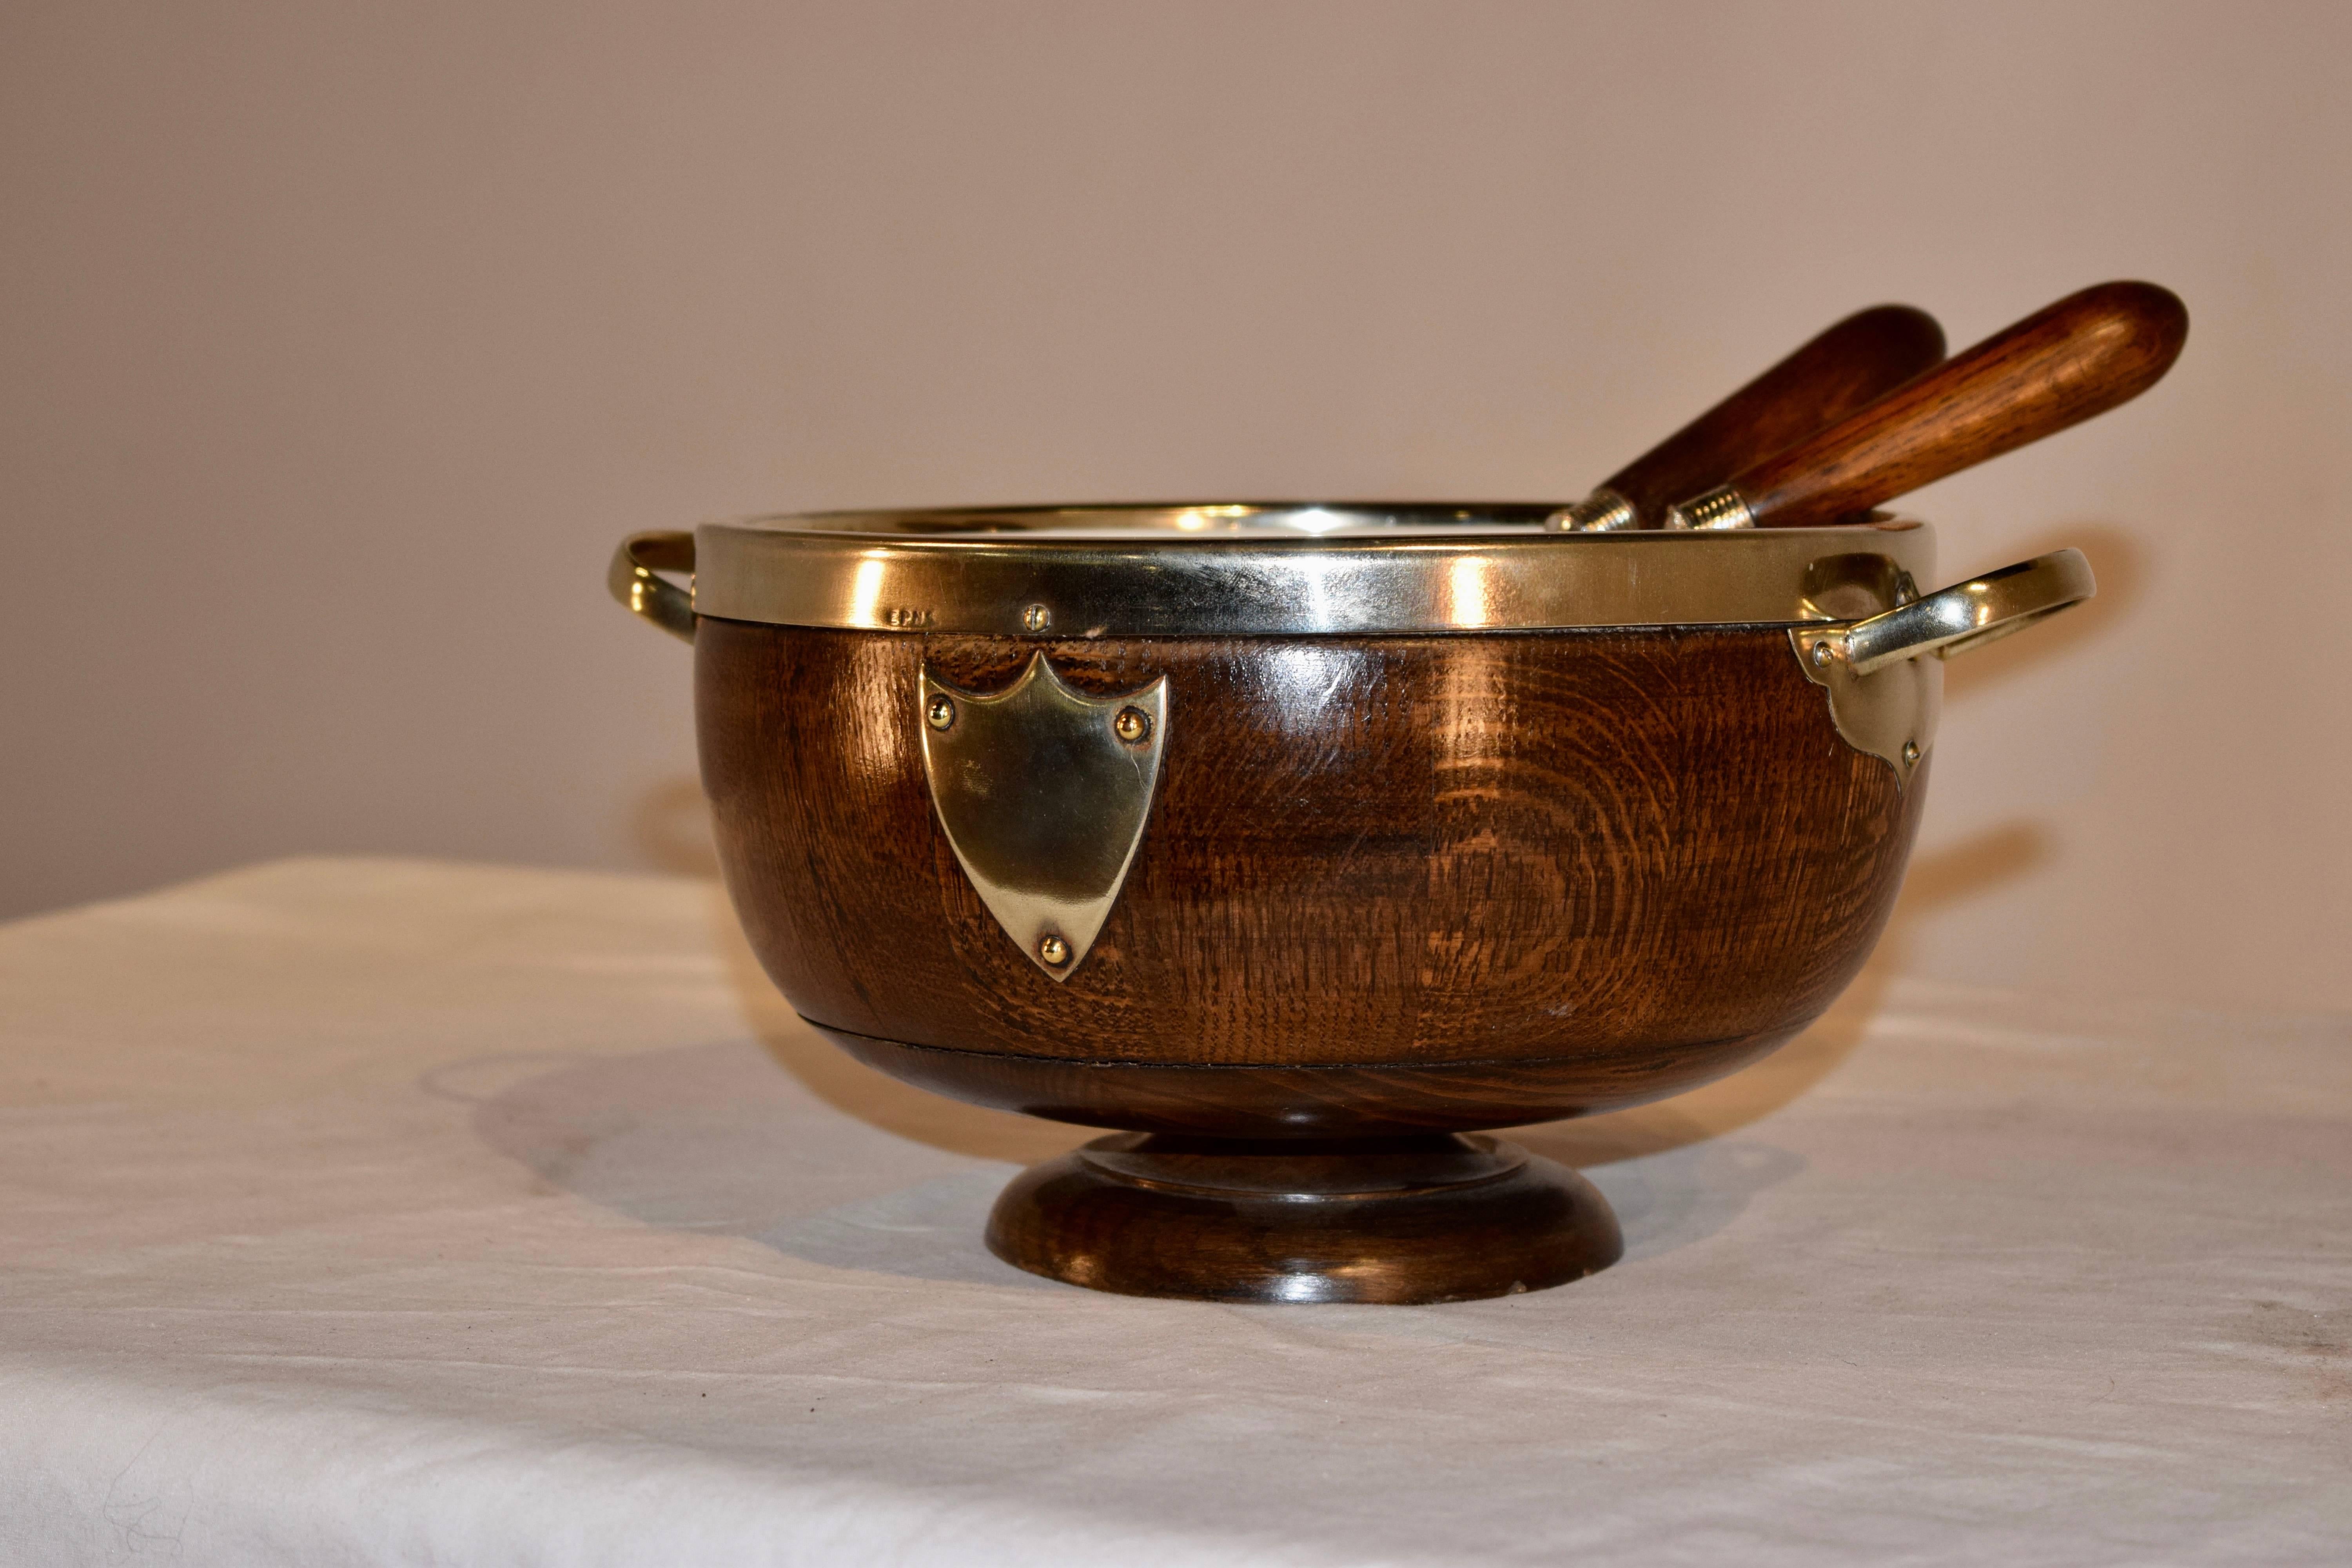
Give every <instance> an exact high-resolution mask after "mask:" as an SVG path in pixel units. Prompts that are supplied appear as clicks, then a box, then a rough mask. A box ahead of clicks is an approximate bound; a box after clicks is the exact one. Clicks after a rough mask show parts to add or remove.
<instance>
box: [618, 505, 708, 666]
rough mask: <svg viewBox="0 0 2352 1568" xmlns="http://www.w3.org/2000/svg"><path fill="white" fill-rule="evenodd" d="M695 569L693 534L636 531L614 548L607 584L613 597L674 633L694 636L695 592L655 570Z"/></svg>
mask: <svg viewBox="0 0 2352 1568" xmlns="http://www.w3.org/2000/svg"><path fill="white" fill-rule="evenodd" d="M693 571H694V535H692V534H690V533H678V532H675V531H664V532H653V533H633V534H631V535H630V536H629V537H628V538H626V539H625V540H623V541H621V547H620V549H618V550H616V551H614V552H613V564H612V565H611V566H610V567H609V568H607V569H606V571H605V573H604V585H605V586H606V587H607V588H609V589H611V590H612V594H613V597H614V598H615V599H618V600H619V601H620V602H621V603H622V604H623V605H626V606H628V608H629V609H630V610H631V611H632V612H634V613H635V614H637V615H640V616H644V617H645V618H646V619H647V620H649V621H651V622H653V624H654V625H656V626H659V627H661V629H662V630H664V631H666V632H667V633H669V634H670V636H672V637H683V638H685V639H686V640H687V641H688V642H692V641H693V640H694V594H693V592H692V590H690V589H688V588H681V587H679V586H678V585H677V584H675V583H672V582H670V581H669V580H668V579H667V578H666V577H658V576H656V575H655V574H656V572H684V573H687V574H689V577H690V575H691V574H692V573H693Z"/></svg>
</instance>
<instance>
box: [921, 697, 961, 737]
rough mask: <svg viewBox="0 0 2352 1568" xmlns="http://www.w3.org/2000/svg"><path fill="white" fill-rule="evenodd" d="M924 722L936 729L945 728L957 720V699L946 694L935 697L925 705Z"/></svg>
mask: <svg viewBox="0 0 2352 1568" xmlns="http://www.w3.org/2000/svg"><path fill="white" fill-rule="evenodd" d="M923 722H924V723H926V724H929V726H930V727H931V728H932V729H934V730H944V729H946V728H947V727H948V726H949V725H950V724H953V723H954V722H955V699H953V698H951V697H948V696H945V695H942V696H939V697H934V698H932V699H931V700H930V701H929V703H927V704H925V705H924V708H923Z"/></svg>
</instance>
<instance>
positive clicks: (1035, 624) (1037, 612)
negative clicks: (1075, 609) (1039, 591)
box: [1021, 605, 1054, 632]
mask: <svg viewBox="0 0 2352 1568" xmlns="http://www.w3.org/2000/svg"><path fill="white" fill-rule="evenodd" d="M1021 624H1022V625H1023V626H1027V627H1028V628H1029V629H1030V630H1031V631H1033V632H1042V631H1044V630H1045V628H1046V627H1047V626H1052V625H1053V624H1054V612H1053V611H1051V610H1049V609H1047V608H1046V607H1045V605H1030V606H1029V607H1028V608H1027V609H1025V610H1024V611H1022V612H1021Z"/></svg>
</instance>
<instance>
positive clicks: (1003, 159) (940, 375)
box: [0, 0, 2352, 1007]
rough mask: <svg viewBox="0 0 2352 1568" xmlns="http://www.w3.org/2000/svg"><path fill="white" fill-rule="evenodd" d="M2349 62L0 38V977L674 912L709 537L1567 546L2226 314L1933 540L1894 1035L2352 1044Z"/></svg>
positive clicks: (662, 10)
mask: <svg viewBox="0 0 2352 1568" xmlns="http://www.w3.org/2000/svg"><path fill="white" fill-rule="evenodd" d="M2347 105H2352V7H2347V6H2344V5H2334V4H2327V3H2324V0H2323V3H2313V4H2304V5H2292V4H2285V5H2262V4H2253V3H2238V4H2229V5H2179V4H2157V3H2141V4H2123V5H2051V4H2032V5H1981V4H1969V5H1948V6H1931V5H1883V4H1860V5H1822V4H1799V5H1730V4H1722V5H1712V4H1710V5H1657V4H1651V5H1559V4H1499V5H1477V4H1465V3H1461V0H1454V3H1449V4H1443V5H1440V4H1428V5H1395V4H1369V3H1354V4H1326V5H1302V4H1282V3H1279V0H1276V3H1272V4H1268V3H1265V0H1248V3H1243V4H1232V5H1224V4H1216V5H1205V4H1181V3H1177V4H1151V5H1106V4H1070V5H997V4H949V3H944V0H940V3H931V4H922V5H885V4H874V3H865V4H835V5H788V4H777V3H774V0H760V3H749V0H747V3H743V4H732V5H730V4H713V3H705V0H667V3H665V4H662V5H580V4H562V5H558V4H553V3H548V0H530V3H517V4H505V5H499V4H480V3H466V4H446V5H424V4H419V5H397V6H389V5H387V6H369V7H362V6H338V5H314V4H283V5H227V4H207V3H194V0H191V3H178V4H162V3H157V4H151V5H115V4H103V3H99V0H75V3H72V4H63V3H57V4H43V5H26V4H21V3H20V4H12V5H7V6H6V7H5V10H0V160H5V164H4V165H0V213H5V221H0V267H5V277H0V387H4V388H5V391H0V395H5V400H6V403H5V419H0V487H5V488H0V509H5V510H0V530H5V546H6V550H7V553H8V557H9V560H10V563H11V566H12V570H11V572H10V574H9V578H8V584H9V591H8V593H7V607H6V610H5V615H0V705H5V710H0V914H5V913H16V912H22V911H26V910H36V909H39V908H44V907H47V906H51V905H56V904H60V903H64V902H68V901H70V900H81V899H87V898H92V897H97V896H101V895H106V894H112V893H118V892H122V891H126V890H129V889H136V888H140V887H143V886H147V885H150V884H152V883H155V882H158V881H161V880H163V879H170V878H175V877H180V876H184V875H187V874H190V873H193V872H197V871H202V870H205V869H208V868H215V867H220V866H224V865H227V864H231V863H234V862H237V861H241V860H247V859H251V858H257V857H262V856H269V855H278V854H284V853H289V852H294V851H303V850H341V849H368V850H392V851H424V852H432V853H440V854H447V855H459V856H482V857H497V858H508V859H518V860H543V861H558V862H566V863H593V864H606V865H621V866H629V865H638V866H671V867H678V866H693V865H696V864H698V863H701V859H702V857H703V855H704V853H705V852H704V851H703V850H701V849H700V848H699V847H698V844H697V841H696V837H695V835H696V832H697V827H696V823H695V818H694V815H693V811H694V802H695V800H696V795H695V792H694V789H693V786H692V784H691V783H690V773H691V767H692V756H691V748H690V735H689V717H688V708H687V684H686V683H687V659H686V656H685V654H684V652H683V650H681V649H679V648H678V647H676V646H675V645H674V644H670V643H668V642H667V641H665V640H664V639H662V638H660V637H656V636H655V635H654V634H652V633H650V632H648V631H646V629H645V628H642V627H639V626H632V625H631V624H629V623H628V622H627V621H626V620H625V618H624V617H623V616H622V615H621V614H620V613H619V612H618V611H617V610H616V609H614V607H613V606H612V605H610V604H609V603H608V602H606V601H605V600H604V596H603V591H602V588H601V586H600V584H599V578H600V575H601V573H602V571H603V566H604V556H605V554H606V552H608V551H609V549H610V548H611V545H612V543H613V542H614V540H615V539H616V538H617V537H618V536H619V535H620V534H621V533H622V532H624V531H627V530H630V529H633V528H637V527H645V526H657V525H666V524H679V523H686V522H690V521H695V520H697V519H699V518H702V517H706V516H710V515H715V514H721V513H729V512H739V511H747V510H773V509H779V508H789V509H800V508H812V507H835V506H857V505H884V504H891V503H901V502H927V501H991V500H1041V499H1055V500H1075V499H1083V498H1121V497H1125V498H1134V497H1142V496H1151V497H1176V496H1185V497H1219V496H1237V495H1247V496H1264V495H1297V496H1423V497H1454V496H1465V495H1466V496H1504V497H1528V498H1562V499H1565V498H1570V497H1572V496H1574V495H1577V494H1580V493H1581V491H1582V490H1583V489H1584V488H1585V487H1586V486H1587V485H1589V484H1591V482H1592V481H1594V480H1595V479H1598V478H1599V477H1600V476H1601V475H1602V474H1604V473H1606V472H1607V471H1608V470H1609V469H1611V468H1613V467H1615V466H1616V465H1617V464H1618V463H1619V462H1620V461H1622V459H1623V458H1627V457H1629V456H1631V455H1632V454H1633V453H1635V452H1637V451H1639V450H1640V449H1642V448H1643V447H1645V446H1646V445H1648V444H1649V443H1650V442H1651V441H1652V440H1654V438H1656V437H1658V436H1660V435H1662V434H1664V432H1665V431H1666V430H1668V429H1670V428H1672V427H1673V426H1675V425H1676V424H1678V423H1679V422H1680V421H1681V420H1682V419H1683V418H1684V417H1685V416H1687V415H1688V414H1690V413H1692V412H1695V411H1696V409H1697V408H1699V407H1700V406H1702V405H1705V404H1706V402H1708V401H1710V400H1711V399H1712V398H1713V397H1714V396H1715V395H1717V394H1718V393H1720V392H1721V391H1723V390H1725V389H1727V388H1728V387H1729V386H1730V385H1732V384H1735V383H1736V382H1738V381H1739V380H1741V379H1743V378H1744V377H1746V376H1747V375H1748V374H1750V373H1752V372H1753V371H1755V370H1756V369H1758V368H1759V367H1760V366H1762V365H1763V364H1764V363H1767V362H1769V361H1770V360H1771V359H1773V358H1775V357H1777V356H1778V355H1779V354H1780V353H1781V352H1783V351H1784V350H1785V349H1787V348H1788V347H1790V345H1792V344H1793V343H1795V342H1797V341H1799V340H1800V339H1801V338H1803V337H1805V336H1806V335H1808V334H1810V333H1811V332H1812V331H1814V330H1816V329H1817V328H1819V327H1820V326H1822V325H1823V324H1825V323H1826V322H1828V321H1831V320H1832V319H1833V318H1835V317H1837V316H1839V315H1841V314H1843V313H1844V312H1846V311H1847V310H1852V309H1853V308H1855V307H1858V306H1861V305H1864V304H1867V303H1871V302H1874V301H1877V300H1888V299H1902V300H1912V301H1915V302H1916V303H1919V304H1922V305H1925V306H1927V307H1928V308H1929V309H1931V310H1935V311H1937V313H1938V314H1939V315H1940V316H1941V317H1942V318H1943V320H1944V321H1945V322H1946V324H1947V326H1948V329H1949V330H1950V331H1951V334H1952V336H1953V338H1954V340H1955V342H1956V343H1957V342H1968V341H1971V340H1973V339H1974V338H1976V337H1979V336H1980V335H1982V334H1984V333H1986V332H1988V331H1991V330H1993V329H1995V328H1997V327H1999V326H2000V325H2001V324H2003V323H2004V322H2006V321H2010V320H2011V319H2013V318H2015V317H2017V316H2020V315H2022V314H2023V313H2025V312H2026V311H2027V310H2032V309H2033V308H2035V307H2037V306H2039V305H2041V304H2042V303H2043V302H2045V301H2046V300H2050V299H2052V298H2054V297H2056V296H2057V295H2059V294H2062V293H2064V292H2067V291H2068V290H2070V289H2074V288H2075V287H2077V286H2079V285H2082V284H2084V283H2088V282H2091V281H2094V280H2096V279H2103V278H2108V277H2115V276H2144V277H2148V278H2153V279H2158V280H2159V281H2161V282H2164V283H2167V284H2168V285H2170V286H2171V287H2172V288H2174V289H2178V290H2179V292H2180V293H2181V294H2182V295H2183V296H2184V297H2185V298H2186V299H2187V300H2189V306H2190V309H2191V311H2192V314H2193V316H2194V319H2195V327H2194V331H2193V332H2192V335H2191V339H2190V342H2189V350H2188V353H2187V354H2186V355H2185V357H2184V358H2183V360H2182V361H2181V363H2180V366H2179V370H2178V371H2177V372H2176V373H2175V374H2174V375H2173V377H2172V379H2171V380H2170V381H2169V382H2168V383H2167V384H2165V385H2163V386H2162V387H2160V388H2158V390H2157V391H2156V392H2155V393H2153V394H2151V395H2149V396H2148V397H2147V398H2146V399H2144V400H2143V401H2142V402H2140V403H2138V404H2136V405H2131V406H2129V407H2128V408H2126V409H2125V410H2123V411H2122V412H2120V413H2118V414H2116V415H2114V416H2109V417H2108V418H2107V419H2105V421H2103V422H2101V423H2100V424H2099V425H2097V426H2092V427H2087V428H2085V429H2084V430H2081V431H2078V432H2076V433H2074V434H2073V435H2071V436H2067V437H2062V438H2060V439H2058V440H2056V441H2053V442H2052V443H2050V444H2049V445H2047V446H2045V447H2041V448H2038V449H2035V450H2033V451H2032V452H2029V453H2026V454H2021V455H2020V456H2018V457H2015V458H2010V459H2008V460H2006V461H2004V462H2002V463H2000V464H1999V465H1997V466H1995V467H1993V468H1987V469H1984V470H1981V471H1979V472H1978V473H1975V474H1971V475H1968V476H1964V477H1962V478H1959V479H1954V480H1951V481H1948V482H1947V483H1945V484H1943V485H1941V486H1938V487H1937V488H1936V489H1934V490H1932V491H1929V492H1925V493H1923V494H1922V495H1921V496H1920V497H1919V498H1917V500H1916V501H1915V502H1914V503H1912V504H1913V507H1914V510H1919V511H1921V512H1923V513H1924V514H1926V515H1928V516H1930V517H1932V518H1934V519H1935V520H1936V521H1937V522H1938V523H1939V525H1940V526H1941V530H1942V537H1943V546H1944V554H1945V561H1946V563H1947V566H1948V568H1949V570H1950V574H1953V575H1958V574H1962V573H1964V572H1966V571H1967V570H1969V569H1972V568H1978V567H1984V566H1989V565H1993V564H1998V563H2001V562H2004V561H2008V560H2011V559H2013V558H2016V557H2018V556H2020V555H2022V554H2025V553H2028V552H2032V551H2034V550H2036V549H2039V548H2042V547H2043V546H2046V545H2051V544H2054V543H2059V542H2076V543H2080V544H2082V545H2083V546H2084V547H2085V548H2086V549H2087V550H2088V551H2089V552H2090V553H2091V554H2092V556H2093V558H2094V560H2095V563H2096V565H2097V567H2098V570H2099V572H2100V574H2101V576H2102V580H2103V582H2104V583H2105V588H2106V592H2105V596H2104V597H2103V598H2102V599H2101V600H2100V601H2099V602H2098V604H2097V605H2095V606H2094V607H2093V608H2092V609H2091V610H2089V611H2087V612H2084V613H2083V614H2081V615H2079V616H2076V617H2074V619H2073V621H2072V622H2071V624H2069V623H2060V624H2058V625H2056V626H2053V627H2051V628H2049V629H2048V630H2047V631H2046V632H2043V633H2039V634H2037V635H2035V636H2032V637H2021V638H2019V639H2016V640H2015V641H2013V642H2011V643H2009V644H2006V645H2004V646H2003V647H2001V648H2000V649H1997V650H1994V651H1992V652H1990V653H1988V654H1985V655H1983V656H1981V657H1979V658H1971V659H1970V660H1969V661H1967V662H1966V663H1963V664H1960V665H1956V666H1954V667H1953V671H1952V673H1953V681H1952V700H1951V702H1950V704H1949V706H1948V711H1947V719H1946V725H1945V729H1944V731H1943V733H1942V738H1941V741H1940V742H1939V749H1938V760H1937V777H1936V781H1935V796H1934V799H1933V803H1932V809H1931V811H1930V813H1929V821H1928V826H1927V833H1926V838H1925V841H1924V845H1923V850H1922V854H1921V858H1920V860H1919V863H1918V867H1917V870H1916V873H1915V877H1914V883H1913V887H1912V889H1911V892H1910V894H1909V895H1908V896H1907V898H1908V901H1907V904H1906V914H1905V917H1904V920H1903V921H1902V923H1901V924H1900V926H1899V927H1898V929H1897V931H1896V933H1895V937H1894V938H1893V939H1892V940H1893V941H1894V942H1895V944H1896V950H1895V951H1896V956H1897V957H1898V958H1899V959H1900V961H1901V962H1902V963H1904V964H1906V966H1908V967H1909V968H1911V969H1913V970H1915V971H1917V972H1922V973H1931V974H1937V975H1943V976H1949V977H1954V978H1961V979H1969V980H1976V981H1984V982H1990V983H1995V984H2013V985H2018V986H2023V987H2030V988H2035V989H2042V990H2054V991H2065V992H2073V993H2078V994H2095V995H2153V996H2159V997H2170V998H2180V999H2187V1000H2191V1001H2201V1002H2211V1003H2223V1004H2233V1005H2246V1004H2252V1005H2265V1006H2280V1007H2290V1006H2292V1007H2307V1006H2322V1005H2325V1006H2336V1007H2342V1006H2347V1005H2352V918H2347V917H2352V899H2347V892H2346V889H2347V886H2352V826H2347V818H2348V817H2352V811H2347V804H2352V783H2347V780H2352V739H2347V720H2352V711H2347V710H2352V700H2348V699H2347V677H2352V637H2347V631H2346V629H2345V628H2346V622H2347V616H2352V591H2348V590H2352V570H2347V568H2352V545H2347V534H2348V533H2352V515H2347V513H2352V496H2348V495H2347V480H2346V469H2347V458H2352V371H2347V364H2352V306H2347V294H2352V109H2347Z"/></svg>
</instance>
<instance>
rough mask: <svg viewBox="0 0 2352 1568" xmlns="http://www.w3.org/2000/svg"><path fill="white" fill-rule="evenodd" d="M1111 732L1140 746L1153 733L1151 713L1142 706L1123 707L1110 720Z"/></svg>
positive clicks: (1129, 742) (1132, 744) (1130, 743)
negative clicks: (1141, 707)
mask: <svg viewBox="0 0 2352 1568" xmlns="http://www.w3.org/2000/svg"><path fill="white" fill-rule="evenodd" d="M1110 728H1111V733H1113V734H1115V735H1117V736H1118V738H1119V739H1120V740H1122V741H1125V742H1127V743H1128V744H1129V745H1130V746H1139V745H1141V744H1142V743H1143V739H1144V737H1145V736H1147V735H1149V734H1150V733H1151V715H1150V714H1149V713H1146V712H1145V711H1144V710H1142V709H1140V708H1122V709H1120V710H1118V714H1117V715H1116V716H1115V717H1114V718H1113V719H1112V720H1111V721H1110Z"/></svg>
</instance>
